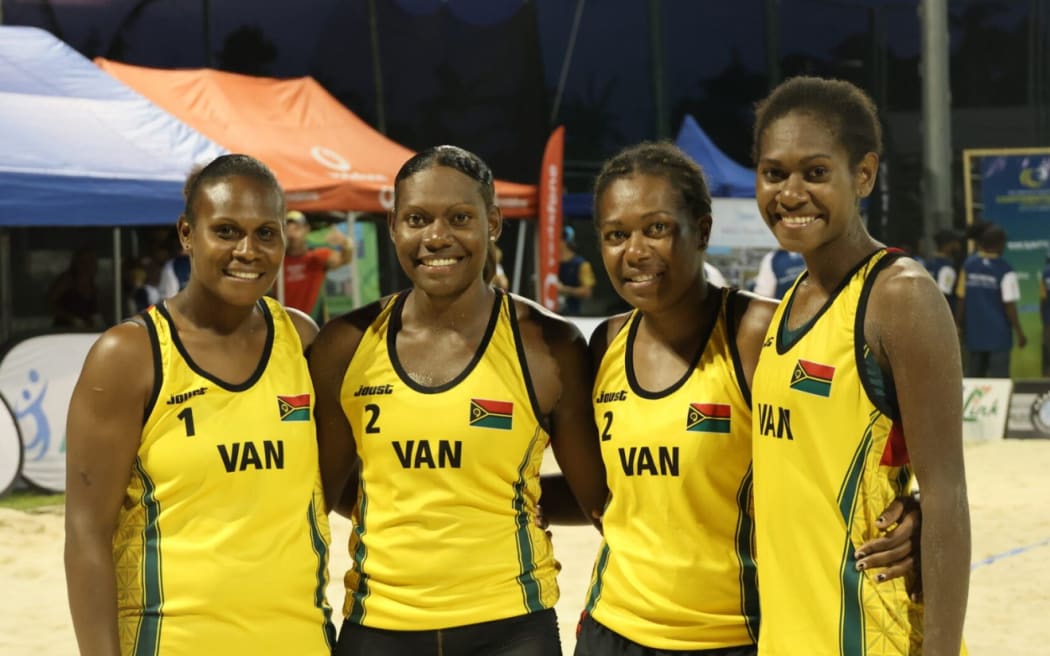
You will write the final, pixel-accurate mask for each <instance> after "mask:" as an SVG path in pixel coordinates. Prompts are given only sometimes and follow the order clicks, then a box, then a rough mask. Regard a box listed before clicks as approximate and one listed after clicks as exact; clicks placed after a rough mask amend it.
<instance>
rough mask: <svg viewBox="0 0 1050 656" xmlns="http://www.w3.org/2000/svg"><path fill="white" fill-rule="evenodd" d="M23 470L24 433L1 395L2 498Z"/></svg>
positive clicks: (0, 481) (0, 473) (0, 471)
mask: <svg viewBox="0 0 1050 656" xmlns="http://www.w3.org/2000/svg"><path fill="white" fill-rule="evenodd" d="M21 469H22V433H21V432H20V431H19V430H18V421H17V420H16V419H15V413H14V411H13V410H11V406H10V404H8V402H7V401H6V400H5V399H4V395H3V394H0V496H3V495H4V494H6V493H7V491H8V490H9V489H11V486H12V485H13V484H14V482H15V479H17V478H18V472H19V471H21Z"/></svg>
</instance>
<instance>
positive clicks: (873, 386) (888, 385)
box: [853, 251, 902, 421]
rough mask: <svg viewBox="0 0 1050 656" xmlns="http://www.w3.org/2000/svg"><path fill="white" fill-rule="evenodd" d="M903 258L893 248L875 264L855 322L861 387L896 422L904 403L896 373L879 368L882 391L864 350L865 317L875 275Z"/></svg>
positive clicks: (862, 292) (854, 349)
mask: <svg viewBox="0 0 1050 656" xmlns="http://www.w3.org/2000/svg"><path fill="white" fill-rule="evenodd" d="M901 257H902V255H901V253H895V252H892V251H890V252H888V253H886V256H885V257H883V258H882V259H881V260H879V261H878V262H876V263H875V265H874V266H872V267H871V271H870V272H869V273H868V277H867V278H866V279H865V280H864V287H863V288H862V289H861V291H860V299H859V300H858V301H857V316H856V323H854V325H853V354H854V358H855V360H856V367H857V374H858V375H859V376H860V383H861V386H863V387H864V392H865V393H866V394H867V395H868V400H869V401H871V403H872V404H873V405H874V406H875V407H876V408H878V409H879V412H881V413H882V414H884V415H886V416H887V417H889V418H890V419H892V420H894V421H898V420H899V419H900V416H901V415H900V406H899V404H898V403H897V392H896V390H897V388H896V386H895V385H894V384H893V376H891V375H890V374H889V373H888V372H885V371H882V368H881V367H879V371H880V372H881V373H882V377H883V380H882V388H883V389H882V392H883V393H882V394H880V393H879V384H878V383H877V382H876V381H874V380H872V378H871V372H870V371H869V369H868V364H867V363H866V362H865V358H864V349H865V347H866V346H867V341H866V340H865V339H864V316H865V314H866V312H867V309H868V297H869V296H871V288H872V287H873V286H874V285H875V278H877V277H878V275H879V273H881V272H882V270H883V269H885V268H886V267H887V266H889V265H890V264H892V263H893V262H896V261H897V260H898V259H900V258H901Z"/></svg>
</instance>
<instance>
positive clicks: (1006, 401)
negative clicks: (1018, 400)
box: [963, 378, 1013, 442]
mask: <svg viewBox="0 0 1050 656" xmlns="http://www.w3.org/2000/svg"><path fill="white" fill-rule="evenodd" d="M1012 390H1013V381H1012V380H1010V379H1009V378H963V441H978V442H985V441H989V440H1001V439H1003V437H1005V436H1006V418H1007V416H1008V415H1009V410H1010V393H1011V391H1012Z"/></svg>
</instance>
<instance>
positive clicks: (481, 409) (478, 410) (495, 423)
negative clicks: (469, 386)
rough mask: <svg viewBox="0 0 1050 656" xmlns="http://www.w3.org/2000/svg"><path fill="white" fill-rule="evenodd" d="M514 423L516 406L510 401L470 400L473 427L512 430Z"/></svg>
mask: <svg viewBox="0 0 1050 656" xmlns="http://www.w3.org/2000/svg"><path fill="white" fill-rule="evenodd" d="M513 421H514V404H513V403H511V402H510V401H488V400H486V399H471V400H470V425H471V426H479V427H481V428H498V429H500V430H510V427H511V424H513Z"/></svg>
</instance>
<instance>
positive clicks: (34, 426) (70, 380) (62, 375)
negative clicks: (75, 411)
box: [0, 333, 98, 492]
mask: <svg viewBox="0 0 1050 656" xmlns="http://www.w3.org/2000/svg"><path fill="white" fill-rule="evenodd" d="M97 339H98V335H97V334H94V333H83V334H79V333H78V334H60V335H42V336H40V337H30V338H29V339H27V340H25V341H23V342H19V343H18V344H16V345H15V346H14V348H12V349H11V350H10V351H8V352H7V355H5V356H4V359H3V361H0V393H2V394H3V395H4V397H5V398H6V399H7V401H8V403H10V404H11V410H12V411H13V412H14V416H15V419H16V420H17V421H18V427H19V429H20V431H21V433H22V440H23V442H24V453H25V460H24V461H23V463H22V478H24V479H25V480H26V481H27V482H29V483H31V484H32V485H35V486H36V487H38V488H41V489H43V490H46V491H49V492H62V491H63V490H65V489H66V410H67V409H68V408H69V399H70V397H72V396H73V387H74V386H75V385H76V382H77V378H78V377H79V376H80V369H81V367H82V366H83V365H84V359H85V358H87V354H88V351H89V350H90V349H91V345H92V344H94V343H95V340H97Z"/></svg>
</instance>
